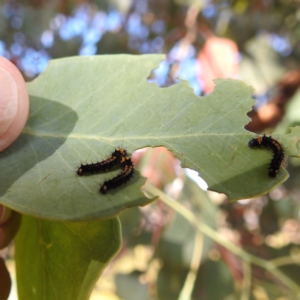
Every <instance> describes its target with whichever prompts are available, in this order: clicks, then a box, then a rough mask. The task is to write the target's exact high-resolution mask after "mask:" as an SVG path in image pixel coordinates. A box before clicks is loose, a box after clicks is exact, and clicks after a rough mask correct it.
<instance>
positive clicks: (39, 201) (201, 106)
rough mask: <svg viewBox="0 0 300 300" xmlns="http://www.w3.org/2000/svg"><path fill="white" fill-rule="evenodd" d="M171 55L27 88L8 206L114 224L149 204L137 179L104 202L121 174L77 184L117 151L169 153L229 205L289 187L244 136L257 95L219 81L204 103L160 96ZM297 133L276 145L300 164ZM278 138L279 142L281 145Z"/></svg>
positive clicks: (94, 61)
mask: <svg viewBox="0 0 300 300" xmlns="http://www.w3.org/2000/svg"><path fill="white" fill-rule="evenodd" d="M163 59H164V56H163V55H140V56H131V55H103V56H93V57H71V58H63V59H57V60H54V61H52V62H51V63H50V66H49V67H48V68H47V69H46V71H45V72H44V73H42V74H41V75H40V76H39V77H38V78H37V79H35V80H34V81H33V82H31V83H29V84H28V90H29V94H30V102H31V108H30V115H29V119H28V122H27V124H26V127H25V128H24V131H23V133H22V135H21V136H20V137H19V139H18V140H17V141H16V142H15V143H14V144H13V145H12V146H11V147H9V148H8V149H7V150H5V151H4V152H3V153H1V154H0V159H1V174H0V182H1V191H0V193H1V194H0V196H1V198H0V201H1V203H3V204H5V205H7V206H9V207H11V208H13V209H15V210H17V211H19V212H21V213H24V214H29V215H33V216H37V217H43V218H49V219H58V220H88V219H95V218H100V217H101V218H107V217H111V216H114V215H116V214H118V213H119V212H120V211H122V210H123V209H125V208H127V207H131V206H136V205H145V204H147V203H149V202H150V201H151V199H147V198H146V197H145V196H144V194H143V193H142V192H141V189H140V188H141V186H142V185H143V184H144V182H145V178H143V177H142V176H141V175H140V174H139V173H138V172H137V171H135V173H134V177H133V178H132V179H131V180H130V181H129V182H128V183H126V184H124V185H122V186H121V187H119V188H117V189H115V190H111V191H109V192H108V193H107V194H106V195H102V194H101V193H99V187H100V185H101V183H103V182H104V181H105V180H107V179H109V178H112V177H113V176H115V175H116V174H118V172H120V171H118V170H114V171H112V172H106V173H103V174H98V175H93V176H82V177H79V176H77V175H76V170H77V168H78V166H79V165H80V164H81V163H86V162H89V163H90V162H96V161H100V160H103V159H105V158H107V156H109V155H110V153H111V152H112V151H113V150H114V149H115V148H116V147H118V146H121V147H124V148H126V149H127V151H128V152H129V153H130V154H132V153H133V152H134V151H135V150H137V149H140V148H143V147H147V146H150V147H156V146H165V147H166V148H168V149H169V150H170V151H172V152H173V154H174V155H175V156H176V157H178V158H179V159H180V160H181V162H182V164H181V166H182V167H189V168H191V169H194V170H196V171H198V172H199V173H200V176H201V177H202V178H203V179H204V180H206V182H207V183H208V185H209V189H211V190H214V191H217V192H220V193H225V194H227V195H228V197H229V198H230V199H231V200H236V199H241V198H250V197H253V196H256V195H259V194H263V193H265V192H267V191H268V190H270V189H272V188H273V187H274V186H276V185H278V184H280V183H281V182H283V181H284V180H286V178H287V177H288V174H287V172H286V171H285V170H284V169H283V168H282V170H280V172H279V175H278V176H277V177H276V178H269V177H268V165H269V163H270V160H271V157H272V153H271V152H270V151H268V150H261V149H250V148H249V147H248V141H249V140H250V139H251V138H252V137H253V136H254V135H253V134H252V133H250V132H248V131H246V130H245V129H244V126H245V125H246V124H247V123H248V122H249V121H250V119H249V117H247V112H248V111H250V110H251V107H252V106H253V105H254V100H253V99H252V98H251V95H252V93H253V89H252V88H251V87H249V86H247V85H245V84H244V83H243V82H241V81H238V80H233V79H226V80H221V79H218V80H216V81H215V82H216V87H215V89H214V91H213V92H212V93H211V94H210V95H208V96H205V97H198V96H196V95H195V94H194V92H193V90H192V89H191V87H190V86H189V83H188V82H187V81H184V80H180V81H179V82H178V83H177V84H175V85H173V86H171V87H168V88H160V87H158V86H157V85H156V83H149V82H147V77H148V76H149V74H150V73H151V70H153V69H155V68H157V67H158V66H159V63H160V62H161V61H162V60H163ZM298 135H299V128H296V129H295V130H294V131H293V132H292V133H290V134H289V135H277V138H278V139H279V141H281V142H284V147H285V148H286V154H289V155H294V156H299V150H298V149H297V143H298ZM275 138H276V136H275Z"/></svg>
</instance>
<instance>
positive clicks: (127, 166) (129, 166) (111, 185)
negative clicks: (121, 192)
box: [99, 156, 134, 194]
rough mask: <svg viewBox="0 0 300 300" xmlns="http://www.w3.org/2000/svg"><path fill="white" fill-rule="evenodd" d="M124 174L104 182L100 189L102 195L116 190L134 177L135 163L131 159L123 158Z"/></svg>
mask: <svg viewBox="0 0 300 300" xmlns="http://www.w3.org/2000/svg"><path fill="white" fill-rule="evenodd" d="M120 163H121V166H122V172H121V173H120V174H118V175H117V176H116V177H114V178H112V179H109V180H106V181H104V183H103V184H102V186H101V187H100V190H99V191H100V193H102V194H106V192H107V191H108V190H110V189H115V188H117V187H119V186H120V185H122V184H123V183H126V182H127V181H128V180H129V179H130V178H131V177H132V175H133V170H134V168H133V163H132V160H131V158H130V157H128V156H126V157H122V159H121V162H120Z"/></svg>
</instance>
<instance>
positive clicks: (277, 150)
mask: <svg viewBox="0 0 300 300" xmlns="http://www.w3.org/2000/svg"><path fill="white" fill-rule="evenodd" d="M248 146H249V147H250V148H255V147H267V148H271V149H272V151H273V158H272V160H271V163H270V167H269V176H270V177H276V175H277V174H278V172H279V169H280V166H281V164H282V162H283V160H284V148H283V147H282V145H281V144H280V143H279V142H278V141H276V140H275V139H273V138H272V137H271V136H266V135H263V136H262V137H260V136H258V137H256V138H253V139H252V140H250V141H249V143H248Z"/></svg>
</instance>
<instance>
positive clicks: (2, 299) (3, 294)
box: [0, 258, 11, 300]
mask: <svg viewBox="0 0 300 300" xmlns="http://www.w3.org/2000/svg"><path fill="white" fill-rule="evenodd" d="M0 278H1V280H0V300H7V299H8V296H9V292H10V287H11V280H10V276H9V273H8V271H7V269H6V266H5V263H4V261H3V259H2V258H0Z"/></svg>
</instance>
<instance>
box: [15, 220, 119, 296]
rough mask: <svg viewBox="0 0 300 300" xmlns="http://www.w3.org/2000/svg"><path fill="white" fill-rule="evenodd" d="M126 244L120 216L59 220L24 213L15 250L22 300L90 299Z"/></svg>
mask: <svg viewBox="0 0 300 300" xmlns="http://www.w3.org/2000/svg"><path fill="white" fill-rule="evenodd" d="M120 245H121V236H120V224H119V220H118V219H117V218H114V219H110V220H100V221H89V222H56V221H46V220H40V219H36V218H32V217H27V216H26V217H25V216H24V217H23V220H22V226H21V229H20V231H19V233H18V235H17V238H16V254H15V259H16V266H17V280H18V294H19V299H20V300H21V299H32V300H34V299H37V300H40V299H56V300H59V299H62V300H75V299H77V300H85V299H89V296H90V293H91V291H92V289H93V287H94V284H95V281H96V280H97V279H98V277H99V276H100V274H101V273H102V271H103V270H104V268H105V267H106V265H107V264H108V263H109V261H110V260H111V259H112V257H113V256H114V255H115V254H116V253H117V251H118V250H119V248H120Z"/></svg>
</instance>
